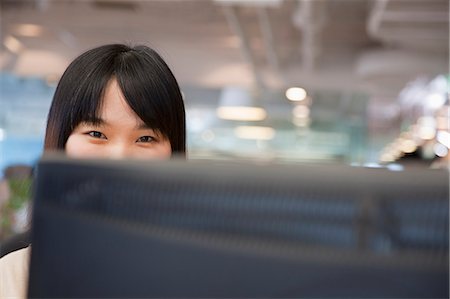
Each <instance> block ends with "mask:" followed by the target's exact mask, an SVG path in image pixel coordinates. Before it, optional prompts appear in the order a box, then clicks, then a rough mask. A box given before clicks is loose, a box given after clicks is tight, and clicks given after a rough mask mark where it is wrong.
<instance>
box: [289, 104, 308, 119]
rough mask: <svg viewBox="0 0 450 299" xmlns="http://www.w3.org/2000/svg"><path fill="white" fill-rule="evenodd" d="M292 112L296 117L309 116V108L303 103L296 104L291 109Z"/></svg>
mask: <svg viewBox="0 0 450 299" xmlns="http://www.w3.org/2000/svg"><path fill="white" fill-rule="evenodd" d="M292 114H293V115H294V116H295V117H297V118H307V117H308V116H309V108H308V107H307V106H305V105H297V106H295V107H294V109H292Z"/></svg>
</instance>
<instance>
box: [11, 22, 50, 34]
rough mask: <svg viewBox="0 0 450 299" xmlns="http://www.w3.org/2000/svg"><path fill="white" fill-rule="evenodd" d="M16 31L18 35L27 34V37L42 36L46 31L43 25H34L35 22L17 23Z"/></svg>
mask: <svg viewBox="0 0 450 299" xmlns="http://www.w3.org/2000/svg"><path fill="white" fill-rule="evenodd" d="M14 32H15V33H16V34H17V35H21V36H27V37H37V36H41V35H42V33H43V32H44V29H43V28H42V26H39V25H34V24H21V25H17V27H16V29H15V30H14Z"/></svg>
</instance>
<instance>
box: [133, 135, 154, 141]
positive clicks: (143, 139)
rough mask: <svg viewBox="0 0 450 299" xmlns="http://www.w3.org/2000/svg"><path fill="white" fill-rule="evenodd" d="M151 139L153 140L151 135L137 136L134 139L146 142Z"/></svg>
mask: <svg viewBox="0 0 450 299" xmlns="http://www.w3.org/2000/svg"><path fill="white" fill-rule="evenodd" d="M153 141H155V138H153V137H152V136H142V137H139V138H138V140H136V142H146V143H148V142H153Z"/></svg>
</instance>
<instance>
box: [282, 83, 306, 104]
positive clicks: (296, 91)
mask: <svg viewBox="0 0 450 299" xmlns="http://www.w3.org/2000/svg"><path fill="white" fill-rule="evenodd" d="M306 95H307V94H306V90H304V89H303V88H301V87H291V88H288V90H286V98H288V100H290V101H295V102H298V101H303V100H304V99H306Z"/></svg>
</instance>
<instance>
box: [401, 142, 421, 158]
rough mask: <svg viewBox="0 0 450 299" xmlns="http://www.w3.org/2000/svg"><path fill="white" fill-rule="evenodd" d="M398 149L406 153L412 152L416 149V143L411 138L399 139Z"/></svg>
mask: <svg viewBox="0 0 450 299" xmlns="http://www.w3.org/2000/svg"><path fill="white" fill-rule="evenodd" d="M400 149H401V150H402V152H404V153H406V154H410V153H414V152H415V151H416V149H417V145H416V143H415V142H414V141H413V140H410V139H403V140H401V141H400Z"/></svg>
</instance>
